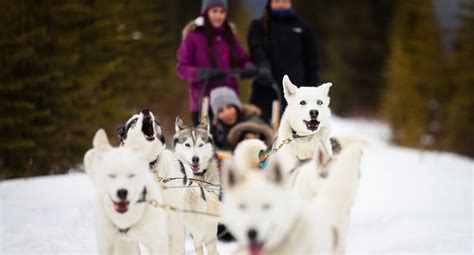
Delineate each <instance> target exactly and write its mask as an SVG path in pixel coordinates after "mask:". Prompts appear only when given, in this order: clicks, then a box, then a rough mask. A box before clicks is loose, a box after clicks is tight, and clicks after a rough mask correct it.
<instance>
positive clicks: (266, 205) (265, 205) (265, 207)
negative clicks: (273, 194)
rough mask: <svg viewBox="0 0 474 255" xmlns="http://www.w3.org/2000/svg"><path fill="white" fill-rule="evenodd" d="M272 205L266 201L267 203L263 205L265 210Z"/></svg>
mask: <svg viewBox="0 0 474 255" xmlns="http://www.w3.org/2000/svg"><path fill="white" fill-rule="evenodd" d="M271 207H272V206H271V205H270V204H268V203H265V204H263V205H262V209H263V210H264V211H266V210H268V209H270V208H271Z"/></svg>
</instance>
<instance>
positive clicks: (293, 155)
mask: <svg viewBox="0 0 474 255" xmlns="http://www.w3.org/2000/svg"><path fill="white" fill-rule="evenodd" d="M331 86H332V83H324V84H322V85H320V86H318V87H301V88H298V87H296V86H295V85H294V84H293V83H291V81H290V79H289V77H288V76H287V75H285V76H284V77H283V89H284V95H285V99H286V101H287V103H288V106H287V107H286V109H285V112H284V113H283V116H282V119H281V123H280V127H279V128H278V138H277V140H276V143H275V144H274V146H278V145H280V144H282V143H283V141H285V140H287V139H290V140H291V142H290V143H289V144H287V145H284V146H283V147H282V148H281V149H280V150H279V151H278V152H277V154H276V155H277V157H279V158H281V160H280V164H281V167H282V168H283V171H284V172H285V173H286V174H288V172H289V171H290V170H291V169H293V168H295V166H297V165H298V162H299V161H300V160H307V159H311V158H312V157H313V156H314V155H316V149H315V148H316V147H317V146H315V144H316V142H318V141H320V142H321V143H322V144H323V146H324V147H325V148H326V150H327V151H328V153H329V155H330V156H332V147H331V142H330V133H331V124H330V121H329V118H330V116H331V111H330V109H329V103H330V98H329V96H328V93H329V88H330V87H331ZM271 158H272V157H271ZM271 158H270V159H271Z"/></svg>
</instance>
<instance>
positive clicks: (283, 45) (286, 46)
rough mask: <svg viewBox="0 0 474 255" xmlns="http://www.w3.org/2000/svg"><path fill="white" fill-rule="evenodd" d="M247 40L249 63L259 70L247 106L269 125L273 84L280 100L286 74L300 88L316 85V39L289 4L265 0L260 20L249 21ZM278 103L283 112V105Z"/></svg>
mask: <svg viewBox="0 0 474 255" xmlns="http://www.w3.org/2000/svg"><path fill="white" fill-rule="evenodd" d="M247 39H248V46H249V50H250V55H251V59H252V62H253V63H255V64H256V65H257V66H258V68H259V71H258V74H257V78H256V79H255V80H254V82H253V86H252V95H251V98H250V103H252V104H255V105H257V106H258V107H259V108H260V109H261V110H262V119H264V120H265V121H267V122H270V119H271V112H272V101H273V100H275V99H277V96H276V93H275V92H274V90H273V89H272V83H273V82H276V84H277V86H278V88H279V90H280V91H279V92H280V94H281V98H283V88H282V79H283V76H284V75H285V74H288V75H289V76H290V79H291V81H292V82H294V83H295V84H298V85H299V86H316V85H317V84H318V82H319V67H318V56H317V50H316V40H315V36H314V34H313V32H312V31H311V29H310V28H309V27H308V26H307V25H306V24H304V23H303V22H301V21H300V19H298V17H297V16H296V14H295V11H294V9H293V8H292V1H291V0H268V1H267V5H266V7H265V10H264V13H263V17H262V18H260V19H257V20H253V21H252V23H251V25H250V29H249V33H248V38H247ZM281 103H282V105H281V111H282V112H283V110H284V108H285V107H286V101H285V100H282V102H281ZM280 114H281V113H280Z"/></svg>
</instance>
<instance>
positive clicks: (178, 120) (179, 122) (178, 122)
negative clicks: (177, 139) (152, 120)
mask: <svg viewBox="0 0 474 255" xmlns="http://www.w3.org/2000/svg"><path fill="white" fill-rule="evenodd" d="M185 128H186V126H185V125H184V121H183V120H182V119H181V118H180V117H179V116H177V117H176V121H175V122H174V129H175V131H176V133H179V131H181V130H183V129H185Z"/></svg>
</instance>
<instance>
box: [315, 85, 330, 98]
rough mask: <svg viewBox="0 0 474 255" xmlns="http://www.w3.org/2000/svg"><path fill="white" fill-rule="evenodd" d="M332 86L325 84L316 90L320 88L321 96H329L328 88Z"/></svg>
mask: <svg viewBox="0 0 474 255" xmlns="http://www.w3.org/2000/svg"><path fill="white" fill-rule="evenodd" d="M331 86H332V83H330V82H326V83H323V84H321V85H319V86H318V88H321V89H322V91H323V94H325V95H327V96H328V95H329V88H330V87H331Z"/></svg>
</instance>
